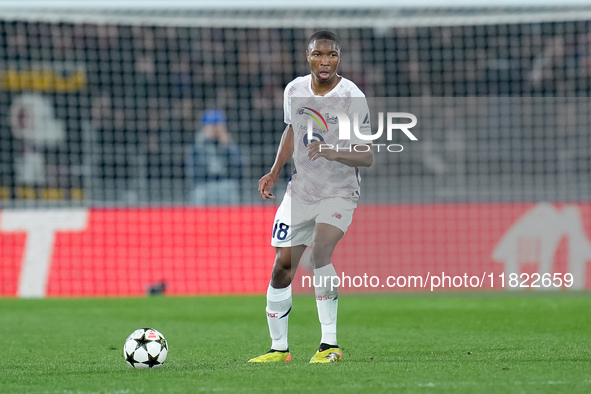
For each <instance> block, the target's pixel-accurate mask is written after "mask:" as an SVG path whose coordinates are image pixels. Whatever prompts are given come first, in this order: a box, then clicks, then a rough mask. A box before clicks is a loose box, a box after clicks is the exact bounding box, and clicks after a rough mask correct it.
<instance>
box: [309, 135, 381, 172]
mask: <svg viewBox="0 0 591 394" xmlns="http://www.w3.org/2000/svg"><path fill="white" fill-rule="evenodd" d="M320 157H324V158H325V159H326V160H330V161H338V162H339V163H342V164H345V165H347V166H349V167H369V166H371V165H372V164H373V152H372V149H371V144H355V145H351V150H350V151H348V150H339V151H336V150H334V149H332V147H331V146H330V145H328V144H325V143H324V142H322V141H314V142H313V143H311V144H309V145H308V158H309V159H310V160H312V161H314V160H317V159H318V158H320Z"/></svg>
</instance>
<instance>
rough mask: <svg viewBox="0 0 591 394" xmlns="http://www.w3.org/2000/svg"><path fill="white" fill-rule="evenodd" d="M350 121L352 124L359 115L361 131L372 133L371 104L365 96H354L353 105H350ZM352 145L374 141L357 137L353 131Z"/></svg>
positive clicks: (364, 133)
mask: <svg viewBox="0 0 591 394" xmlns="http://www.w3.org/2000/svg"><path fill="white" fill-rule="evenodd" d="M348 115H349V121H350V122H351V126H353V124H354V118H355V116H358V120H359V122H358V124H359V132H360V133H361V134H363V135H371V134H372V132H371V126H370V114H369V106H368V105H367V99H366V98H365V96H363V95H362V96H360V97H353V99H352V102H351V105H350V106H349V113H348ZM350 141H351V145H355V144H371V143H372V141H366V140H362V139H361V138H359V137H357V135H356V134H355V133H351V140H350Z"/></svg>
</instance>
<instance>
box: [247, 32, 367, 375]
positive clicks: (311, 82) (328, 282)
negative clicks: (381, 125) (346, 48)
mask: <svg viewBox="0 0 591 394" xmlns="http://www.w3.org/2000/svg"><path fill="white" fill-rule="evenodd" d="M306 57H307V60H308V63H309V64H310V74H309V75H306V76H303V77H299V78H296V79H294V80H293V81H292V82H290V83H289V84H288V85H287V87H286V88H285V93H284V120H285V123H286V124H287V127H286V128H285V130H284V132H283V135H282V138H281V142H280V144H279V148H278V152H277V156H276V158H275V162H274V164H273V167H272V168H271V171H270V172H269V173H268V174H266V175H265V176H263V177H262V178H261V179H260V180H259V193H260V194H261V197H262V198H263V199H269V198H270V199H273V198H275V196H274V195H273V194H272V193H271V188H272V187H273V186H274V185H275V183H277V179H278V176H279V172H280V170H281V169H282V168H283V166H284V165H285V164H286V163H287V161H288V160H289V159H290V158H293V163H294V167H295V168H294V173H293V175H292V178H291V180H290V182H289V184H288V187H287V191H286V193H285V196H284V198H283V201H282V202H281V205H280V206H279V208H278V209H277V213H276V216H275V221H274V224H273V235H272V239H271V245H272V246H274V247H275V263H274V265H273V270H272V273H271V282H270V284H269V288H268V290H267V307H266V312H267V323H268V325H269V333H270V336H271V339H272V343H271V350H270V351H269V352H267V353H265V354H263V355H262V356H259V357H256V358H253V359H251V360H249V362H282V361H290V360H291V354H290V353H289V347H288V342H287V325H288V324H287V322H288V316H289V313H290V311H291V304H292V295H291V281H292V279H293V275H292V272H293V273H295V270H296V269H297V265H298V263H299V261H300V258H301V257H302V254H303V253H304V251H305V250H306V247H307V246H310V247H311V252H312V253H311V261H312V263H313V267H314V291H315V295H316V305H317V308H318V318H319V320H320V324H321V329H322V337H321V340H320V347H319V349H318V351H317V352H316V354H315V355H314V356H313V357H312V359H311V360H310V362H311V363H334V362H337V361H339V360H341V358H342V352H341V350H340V348H339V346H338V344H337V306H338V294H337V288H336V287H335V288H333V287H332V284H333V283H336V282H332V279H331V278H333V277H335V276H336V275H337V273H336V270H335V268H334V266H333V265H332V262H331V257H332V253H333V251H334V249H335V247H336V245H337V243H338V242H339V240H340V239H341V238H342V237H343V236H344V235H345V232H346V231H347V228H348V226H349V225H350V224H351V221H352V219H353V211H354V210H355V208H356V206H357V200H358V198H359V192H360V190H359V189H360V178H359V170H358V167H369V166H370V165H371V164H372V163H373V153H372V151H371V144H370V143H368V141H366V140H361V139H359V138H358V137H356V136H355V134H354V133H351V139H350V140H340V139H339V127H338V123H337V121H336V119H337V118H336V117H331V113H330V111H329V110H333V111H334V110H341V111H343V112H345V113H346V114H347V115H348V116H349V117H350V119H351V121H350V122H351V124H353V119H354V115H355V113H356V114H357V116H358V119H357V122H356V124H357V125H358V126H359V131H360V132H361V133H362V134H369V133H371V131H370V127H369V109H368V107H367V102H366V100H365V96H364V94H363V93H362V92H361V90H359V88H358V87H357V86H356V85H355V84H354V83H353V82H351V81H349V80H347V79H345V78H343V77H342V76H340V75H339V74H337V69H338V66H339V63H340V59H341V47H340V43H339V38H338V37H337V36H336V34H334V33H332V32H330V31H319V32H316V33H314V34H313V35H312V36H311V37H310V39H309V41H308V47H307V51H306ZM293 103H296V104H295V105H297V108H293V112H292V104H293ZM327 111H328V112H327ZM322 113H324V114H325V115H322ZM313 116H316V119H317V120H318V122H309V119H311V118H312V117H313ZM325 117H326V118H327V119H328V121H326V119H325ZM320 118H322V122H320ZM311 125H313V134H314V138H313V139H311V140H309V139H308V127H310V126H311ZM360 145H366V146H365V147H360ZM331 146H332V147H333V148H334V149H329V148H330V147H331ZM356 146H357V148H355V147H356Z"/></svg>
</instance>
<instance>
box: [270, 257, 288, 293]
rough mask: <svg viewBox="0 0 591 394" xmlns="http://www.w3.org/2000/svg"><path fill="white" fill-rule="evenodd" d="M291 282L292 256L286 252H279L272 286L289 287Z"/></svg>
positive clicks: (274, 265)
mask: <svg viewBox="0 0 591 394" xmlns="http://www.w3.org/2000/svg"><path fill="white" fill-rule="evenodd" d="M290 283H291V256H286V255H285V253H277V255H276V256H275V263H274V264H273V272H272V273H271V286H273V287H275V288H282V287H287V286H289V284H290Z"/></svg>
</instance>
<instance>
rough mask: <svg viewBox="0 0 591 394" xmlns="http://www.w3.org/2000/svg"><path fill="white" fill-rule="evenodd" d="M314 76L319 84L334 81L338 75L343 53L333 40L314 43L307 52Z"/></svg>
mask: <svg viewBox="0 0 591 394" xmlns="http://www.w3.org/2000/svg"><path fill="white" fill-rule="evenodd" d="M306 56H307V57H308V63H310V71H311V73H312V76H314V78H315V79H316V80H317V81H318V82H328V81H332V80H333V79H334V78H335V77H336V75H337V68H338V67H339V63H340V61H341V51H340V49H339V48H338V46H337V44H336V42H334V41H331V40H316V41H312V42H311V43H310V45H309V46H308V50H307V51H306Z"/></svg>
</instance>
